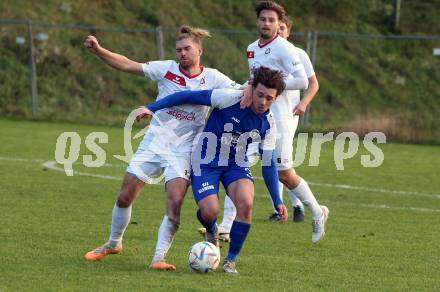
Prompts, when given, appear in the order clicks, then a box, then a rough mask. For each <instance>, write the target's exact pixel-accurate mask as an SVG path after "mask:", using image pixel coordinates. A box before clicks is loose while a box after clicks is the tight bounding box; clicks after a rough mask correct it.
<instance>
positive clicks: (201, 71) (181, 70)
mask: <svg viewBox="0 0 440 292" xmlns="http://www.w3.org/2000/svg"><path fill="white" fill-rule="evenodd" d="M204 69H205V67H203V66H200V73H199V74H195V75H189V74H188V73H186V72H185V71H183V69H182V67H180V65H179V71H180V73H182V74H183V75H185V77H186V78H189V79H192V78H196V77H197V76H199V75H200V74H202V73H203V70H204Z"/></svg>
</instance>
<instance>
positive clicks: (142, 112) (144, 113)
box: [136, 106, 153, 122]
mask: <svg viewBox="0 0 440 292" xmlns="http://www.w3.org/2000/svg"><path fill="white" fill-rule="evenodd" d="M152 116H153V112H152V111H150V110H149V109H148V108H146V107H145V106H141V107H139V108H138V109H137V111H136V121H138V122H139V121H140V120H142V119H148V118H150V117H152Z"/></svg>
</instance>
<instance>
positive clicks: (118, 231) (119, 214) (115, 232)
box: [108, 204, 131, 247]
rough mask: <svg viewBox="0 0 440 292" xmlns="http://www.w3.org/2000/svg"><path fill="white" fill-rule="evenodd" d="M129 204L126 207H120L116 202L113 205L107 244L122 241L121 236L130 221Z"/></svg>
mask: <svg viewBox="0 0 440 292" xmlns="http://www.w3.org/2000/svg"><path fill="white" fill-rule="evenodd" d="M130 218H131V205H130V206H129V207H127V208H120V207H118V205H117V204H115V206H114V207H113V212H112V228H111V231H110V238H109V240H108V241H109V244H110V245H111V246H113V247H115V246H117V245H118V244H120V243H121V242H122V236H123V235H124V232H125V229H126V228H127V226H128V223H130Z"/></svg>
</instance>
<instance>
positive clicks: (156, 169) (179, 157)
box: [127, 144, 191, 184]
mask: <svg viewBox="0 0 440 292" xmlns="http://www.w3.org/2000/svg"><path fill="white" fill-rule="evenodd" d="M148 148H150V147H143V145H142V144H141V145H139V148H138V150H137V151H136V153H135V154H134V155H133V158H132V159H131V161H130V164H129V165H128V167H127V172H128V173H130V174H132V175H134V176H136V177H137V178H138V179H139V180H142V181H143V182H145V183H147V184H157V183H159V182H160V181H162V179H164V178H165V182H167V181H169V180H172V179H174V178H178V177H181V178H184V179H186V180H189V178H190V174H191V153H170V152H166V151H161V152H160V153H158V151H156V152H154V151H151V150H149V149H148Z"/></svg>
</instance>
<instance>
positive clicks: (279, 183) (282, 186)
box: [272, 182, 284, 213]
mask: <svg viewBox="0 0 440 292" xmlns="http://www.w3.org/2000/svg"><path fill="white" fill-rule="evenodd" d="M278 189H279V190H280V198H281V202H284V201H283V191H284V184H283V183H282V182H278ZM272 208H273V211H274V212H275V213H278V210H277V209H276V208H275V206H274V205H273V202H272Z"/></svg>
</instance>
